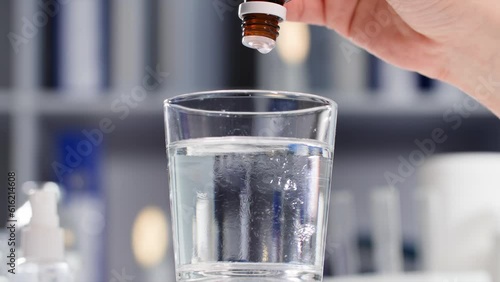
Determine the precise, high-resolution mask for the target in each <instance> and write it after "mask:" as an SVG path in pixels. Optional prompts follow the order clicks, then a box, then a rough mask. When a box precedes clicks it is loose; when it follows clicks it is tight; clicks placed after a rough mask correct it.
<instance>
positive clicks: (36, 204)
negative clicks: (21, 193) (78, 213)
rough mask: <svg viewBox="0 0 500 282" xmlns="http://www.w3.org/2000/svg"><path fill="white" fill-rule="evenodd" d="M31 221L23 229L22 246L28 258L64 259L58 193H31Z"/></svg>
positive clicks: (40, 191)
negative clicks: (58, 213)
mask: <svg viewBox="0 0 500 282" xmlns="http://www.w3.org/2000/svg"><path fill="white" fill-rule="evenodd" d="M30 204H31V210H32V216H31V221H30V224H29V226H28V227H26V228H24V229H23V237H22V248H23V253H24V256H25V257H26V259H27V260H63V259H64V232H63V230H62V229H61V228H60V227H59V216H58V215H57V195H56V193H54V192H53V191H47V190H39V191H36V192H35V193H33V194H31V195H30Z"/></svg>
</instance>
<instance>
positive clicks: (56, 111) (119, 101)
mask: <svg viewBox="0 0 500 282" xmlns="http://www.w3.org/2000/svg"><path fill="white" fill-rule="evenodd" d="M178 93H180V92H174V91H163V92H151V93H148V95H147V96H146V98H145V99H144V100H143V101H138V102H135V101H133V102H131V103H130V104H127V101H126V98H125V97H126V96H127V95H130V93H127V91H123V92H120V91H110V92H102V93H98V94H95V93H90V94H89V92H85V93H75V92H71V93H65V92H37V93H34V94H35V95H32V96H30V97H32V98H26V99H15V101H14V99H13V98H14V97H13V95H14V94H15V93H10V94H11V95H9V93H7V92H5V91H3V92H0V114H2V113H7V114H8V113H9V112H14V111H36V112H38V113H39V114H40V115H42V116H56V117H81V116H109V115H118V114H120V113H122V112H121V110H120V108H119V107H122V109H123V107H127V108H128V109H129V111H130V114H131V115H133V116H144V117H150V116H154V117H157V116H161V115H162V114H163V101H164V100H165V99H167V98H169V97H173V96H175V95H177V94H178ZM316 93H318V92H316ZM318 94H319V95H321V96H324V97H327V98H330V99H333V100H334V101H336V102H337V104H338V106H339V115H340V116H341V117H353V118H388V117H389V118H391V117H392V118H420V117H435V118H440V117H442V116H443V114H444V113H445V112H447V111H453V107H454V105H455V104H461V103H463V102H464V101H466V99H469V98H467V96H466V95H465V94H462V93H458V92H457V93H425V94H423V93H414V94H412V95H411V97H406V99H403V98H402V99H392V98H391V97H390V96H387V95H383V93H371V92H364V93H349V94H348V95H346V94H344V93H340V92H334V91H332V92H324V93H318ZM14 102H15V103H14ZM14 107H15V108H14ZM471 117H480V118H484V117H486V118H488V117H492V118H494V115H493V114H491V113H490V112H489V111H488V110H487V109H485V108H484V107H482V106H480V107H478V108H477V109H476V110H475V111H473V112H471Z"/></svg>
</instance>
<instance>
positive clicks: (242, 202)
mask: <svg viewBox="0 0 500 282" xmlns="http://www.w3.org/2000/svg"><path fill="white" fill-rule="evenodd" d="M336 120H337V105H336V104H335V102H333V101H331V100H329V99H326V98H323V97H319V96H315V95H310V94H302V93H290V92H276V91H254V90H236V91H215V92H200V93H193V94H186V95H181V96H177V97H175V98H172V99H168V100H166V101H165V124H166V143H167V154H168V161H169V165H168V169H169V178H170V198H171V204H172V217H173V221H172V222H173V232H174V248H175V262H176V277H177V281H228V282H230V281H233V282H236V281H245V282H252V281H259V282H263V281H264V282H266V281H268V282H271V281H276V282H277V281H280V282H281V281H321V280H322V277H323V274H322V273H323V261H324V253H325V241H326V229H327V226H326V225H327V215H328V206H329V197H330V182H331V174H332V162H333V149H334V139H335V129H336Z"/></svg>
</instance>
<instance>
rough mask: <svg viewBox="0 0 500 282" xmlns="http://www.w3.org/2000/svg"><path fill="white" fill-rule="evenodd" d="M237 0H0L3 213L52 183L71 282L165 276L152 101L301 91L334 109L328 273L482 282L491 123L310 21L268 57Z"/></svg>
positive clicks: (491, 268)
mask: <svg viewBox="0 0 500 282" xmlns="http://www.w3.org/2000/svg"><path fill="white" fill-rule="evenodd" d="M239 4H240V2H239V1H236V0H141V1H134V0H57V1H56V0H15V1H14V0H5V1H1V2H0V34H1V35H2V36H1V37H0V66H1V67H0V156H1V157H0V172H1V173H2V174H3V175H6V174H7V172H8V171H15V172H16V174H17V183H18V193H19V196H18V208H20V207H21V206H22V205H23V203H24V202H25V201H26V200H27V193H28V192H29V191H30V190H31V189H38V188H41V187H49V188H50V187H51V188H50V189H55V190H57V191H59V192H60V193H61V196H62V197H61V204H60V213H61V218H62V224H63V226H64V227H66V228H67V230H66V245H67V249H68V259H69V260H70V262H71V263H72V265H74V266H75V267H76V268H78V269H79V271H80V272H79V273H80V279H81V280H80V281H83V282H89V281H122V280H119V277H122V276H123V275H124V273H125V274H127V275H130V276H133V277H135V278H134V279H135V280H134V281H141V282H154V281H174V280H173V279H174V268H173V250H172V241H171V236H170V232H171V224H170V213H169V203H168V185H167V182H168V179H167V174H166V166H167V163H166V156H165V141H164V126H163V109H162V106H163V100H164V99H166V98H168V97H172V96H174V95H177V94H182V93H186V92H191V91H204V90H215V89H234V88H248V89H272V90H287V91H300V92H307V93H313V94H318V95H322V96H325V97H328V98H331V99H334V100H335V101H336V102H337V103H338V105H339V118H338V131H337V144H336V151H335V153H336V156H335V165H334V178H333V187H332V189H333V191H334V194H333V197H332V209H331V216H330V226H329V228H330V229H329V230H330V231H329V236H328V237H329V238H328V240H329V241H328V244H327V260H326V262H325V274H326V275H328V276H334V275H335V276H345V275H355V274H359V273H391V274H395V273H396V274H397V273H403V272H404V271H420V272H422V271H437V272H452V273H454V272H460V271H462V272H463V271H473V272H477V271H481V273H486V275H487V276H486V277H491V278H495V275H496V274H495V273H498V272H500V211H499V208H500V203H499V202H498V201H499V200H498V199H500V181H499V177H500V176H499V175H500V162H499V153H500V124H499V122H498V118H496V117H494V116H493V115H492V114H491V113H490V112H488V111H487V110H486V109H484V108H483V107H482V106H480V105H478V104H477V103H476V102H475V101H473V100H472V99H470V98H468V97H467V96H466V95H465V94H463V93H461V92H460V91H458V90H457V89H455V88H453V87H451V86H449V85H446V84H444V83H441V82H438V81H433V80H431V79H428V78H426V77H423V76H420V75H418V74H415V73H412V72H407V71H404V70H401V69H398V68H395V67H392V66H390V65H388V64H386V63H384V62H383V61H380V60H379V59H377V58H375V57H373V56H372V55H370V54H368V53H366V52H364V51H363V50H361V49H358V48H356V47H355V46H353V45H352V44H351V43H349V41H346V40H345V39H343V38H341V37H339V36H337V35H336V34H335V33H334V32H332V31H330V30H327V29H325V28H322V27H317V26H307V25H302V24H290V23H285V24H283V26H282V32H281V33H282V35H281V37H280V39H279V43H278V44H279V46H278V49H277V50H275V51H273V52H272V53H271V54H269V55H261V54H259V53H257V52H255V51H253V50H249V49H247V48H245V47H243V46H242V45H241V27H240V26H241V20H240V19H239V18H238V16H237V9H238V5H239ZM367 32H368V31H367ZM370 34H372V35H373V36H376V34H373V33H370ZM495 152H496V153H495ZM6 197H7V193H4V192H1V193H0V202H1V203H6V202H7V199H6ZM1 206H2V207H3V206H4V205H3V204H2V205H1ZM19 210H20V212H19V216H20V217H23V216H24V218H25V217H26V216H27V215H26V214H24V213H21V211H24V210H21V209H19ZM28 219H29V217H28ZM6 220H7V211H6V209H3V208H2V211H1V212H0V223H1V225H2V226H3V225H4V223H5V222H6ZM4 245H6V244H3V243H2V246H1V247H0V250H1V248H4V247H5V246H4ZM0 252H1V251H0ZM2 257H3V256H2ZM1 267H4V264H3V263H2V266H1ZM1 271H5V270H4V269H1V268H0V275H1ZM481 277H485V276H481ZM499 278H500V277H499ZM113 279H114V280H113ZM481 279H482V278H481ZM126 281H128V280H126ZM481 281H483V280H481ZM486 281H488V280H486ZM496 281H500V280H496Z"/></svg>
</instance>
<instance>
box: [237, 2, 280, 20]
mask: <svg viewBox="0 0 500 282" xmlns="http://www.w3.org/2000/svg"><path fill="white" fill-rule="evenodd" d="M238 14H239V16H240V19H243V16H244V15H247V14H266V15H272V16H277V17H278V18H280V19H281V21H286V8H285V7H284V6H281V5H280V4H276V3H271V2H265V1H251V2H245V3H242V4H241V5H240V9H239V12H238Z"/></svg>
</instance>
